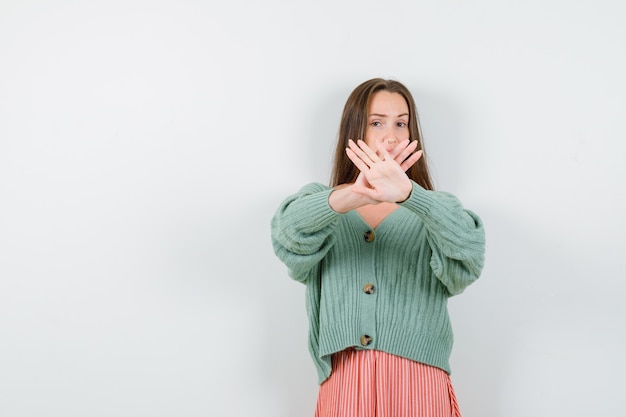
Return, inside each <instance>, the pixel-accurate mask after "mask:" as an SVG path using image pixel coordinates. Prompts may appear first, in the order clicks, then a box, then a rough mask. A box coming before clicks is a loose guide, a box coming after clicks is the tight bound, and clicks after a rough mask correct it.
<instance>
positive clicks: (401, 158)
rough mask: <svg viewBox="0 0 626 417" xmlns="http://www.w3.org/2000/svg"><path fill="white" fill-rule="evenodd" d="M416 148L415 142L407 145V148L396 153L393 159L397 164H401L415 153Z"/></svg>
mask: <svg viewBox="0 0 626 417" xmlns="http://www.w3.org/2000/svg"><path fill="white" fill-rule="evenodd" d="M416 148H417V141H413V142H411V143H408V144H407V146H406V147H405V148H404V149H402V151H401V152H400V153H398V154H397V155H396V157H395V158H394V159H395V160H396V162H397V163H399V164H402V162H404V160H405V159H407V158H408V157H409V155H411V154H412V153H413V152H414V151H415V149H416Z"/></svg>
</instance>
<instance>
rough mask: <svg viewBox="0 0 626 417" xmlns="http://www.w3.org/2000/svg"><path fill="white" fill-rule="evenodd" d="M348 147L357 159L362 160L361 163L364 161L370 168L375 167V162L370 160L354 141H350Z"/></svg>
mask: <svg viewBox="0 0 626 417" xmlns="http://www.w3.org/2000/svg"><path fill="white" fill-rule="evenodd" d="M348 146H349V149H350V150H351V151H352V153H354V155H355V156H356V157H358V158H359V159H361V161H363V162H364V163H365V164H366V165H367V166H368V167H371V166H372V165H374V161H372V158H370V157H369V155H368V154H367V153H365V151H364V150H363V149H361V148H360V147H359V146H357V144H356V143H354V141H353V140H352V139H349V140H348ZM377 158H378V157H377ZM352 162H354V161H352Z"/></svg>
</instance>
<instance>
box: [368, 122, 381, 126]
mask: <svg viewBox="0 0 626 417" xmlns="http://www.w3.org/2000/svg"><path fill="white" fill-rule="evenodd" d="M370 125H371V126H374V127H379V126H382V123H380V122H372V123H370Z"/></svg>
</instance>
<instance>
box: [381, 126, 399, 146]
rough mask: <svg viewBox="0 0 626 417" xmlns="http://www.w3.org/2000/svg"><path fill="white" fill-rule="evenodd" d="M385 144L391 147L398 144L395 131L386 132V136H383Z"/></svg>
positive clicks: (388, 130)
mask: <svg viewBox="0 0 626 417" xmlns="http://www.w3.org/2000/svg"><path fill="white" fill-rule="evenodd" d="M383 143H388V144H389V145H395V144H396V143H398V138H397V137H396V135H395V134H394V131H393V129H387V131H385V135H384V136H383Z"/></svg>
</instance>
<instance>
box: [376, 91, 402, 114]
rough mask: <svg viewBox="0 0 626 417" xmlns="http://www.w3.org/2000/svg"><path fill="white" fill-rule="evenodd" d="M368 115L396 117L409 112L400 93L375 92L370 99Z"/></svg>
mask: <svg viewBox="0 0 626 417" xmlns="http://www.w3.org/2000/svg"><path fill="white" fill-rule="evenodd" d="M369 107H370V111H369V112H370V113H379V112H382V113H380V114H385V115H398V114H402V113H408V112H409V106H408V104H407V102H406V100H405V99H404V97H403V96H402V95H401V94H400V93H393V92H391V91H387V90H381V91H377V92H376V93H374V94H373V95H372V98H371V99H370V106H369Z"/></svg>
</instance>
